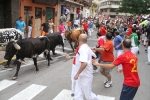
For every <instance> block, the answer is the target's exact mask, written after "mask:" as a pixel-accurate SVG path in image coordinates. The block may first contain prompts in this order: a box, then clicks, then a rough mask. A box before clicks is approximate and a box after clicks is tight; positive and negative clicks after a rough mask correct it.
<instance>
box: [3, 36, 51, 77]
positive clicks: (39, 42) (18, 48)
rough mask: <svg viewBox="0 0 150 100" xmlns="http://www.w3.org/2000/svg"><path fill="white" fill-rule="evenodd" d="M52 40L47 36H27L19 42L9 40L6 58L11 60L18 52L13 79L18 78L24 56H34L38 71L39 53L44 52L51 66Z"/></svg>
mask: <svg viewBox="0 0 150 100" xmlns="http://www.w3.org/2000/svg"><path fill="white" fill-rule="evenodd" d="M49 43H50V41H49V39H48V38H47V37H41V38H27V39H22V40H19V41H17V42H14V41H12V42H9V43H8V45H7V46H6V54H5V56H4V58H5V59H7V60H11V58H12V57H13V56H14V55H15V54H16V60H15V61H16V64H17V69H16V73H15V75H14V77H13V79H17V76H18V72H19V70H20V66H21V61H23V60H24V58H32V59H33V61H34V65H35V67H36V72H37V71H39V69H38V67H37V55H39V54H41V53H42V52H44V55H45V57H46V58H47V60H48V66H50V60H52V59H51V57H50V44H49Z"/></svg>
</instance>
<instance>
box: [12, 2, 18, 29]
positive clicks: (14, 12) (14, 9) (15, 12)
mask: <svg viewBox="0 0 150 100" xmlns="http://www.w3.org/2000/svg"><path fill="white" fill-rule="evenodd" d="M19 17H20V0H11V27H14V26H15V22H16V20H18V18H19Z"/></svg>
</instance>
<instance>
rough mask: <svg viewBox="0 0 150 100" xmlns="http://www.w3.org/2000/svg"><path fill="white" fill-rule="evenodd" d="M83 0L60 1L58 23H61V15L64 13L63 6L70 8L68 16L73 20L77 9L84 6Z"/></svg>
mask: <svg viewBox="0 0 150 100" xmlns="http://www.w3.org/2000/svg"><path fill="white" fill-rule="evenodd" d="M80 1H82V0H77V1H75V0H63V1H62V2H58V13H57V14H58V21H57V22H58V24H59V23H60V22H59V21H60V16H61V15H62V14H63V6H66V7H67V8H69V11H70V12H69V15H68V16H67V19H68V20H71V21H73V20H74V19H75V18H76V16H77V15H76V10H77V9H78V8H80V9H81V8H83V6H84V5H83V4H82V3H81V2H80Z"/></svg>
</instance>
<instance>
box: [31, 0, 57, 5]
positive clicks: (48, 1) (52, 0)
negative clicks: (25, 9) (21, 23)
mask: <svg viewBox="0 0 150 100" xmlns="http://www.w3.org/2000/svg"><path fill="white" fill-rule="evenodd" d="M33 3H37V4H43V5H48V6H56V4H58V0H33Z"/></svg>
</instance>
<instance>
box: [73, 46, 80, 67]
mask: <svg viewBox="0 0 150 100" xmlns="http://www.w3.org/2000/svg"><path fill="white" fill-rule="evenodd" d="M79 48H80V47H79V46H78V47H77V49H76V53H75V56H76V54H77V53H78V51H79ZM73 64H74V65H75V64H76V57H75V58H74V59H73Z"/></svg>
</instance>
